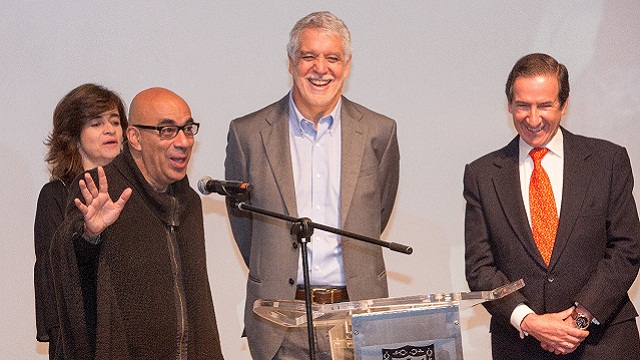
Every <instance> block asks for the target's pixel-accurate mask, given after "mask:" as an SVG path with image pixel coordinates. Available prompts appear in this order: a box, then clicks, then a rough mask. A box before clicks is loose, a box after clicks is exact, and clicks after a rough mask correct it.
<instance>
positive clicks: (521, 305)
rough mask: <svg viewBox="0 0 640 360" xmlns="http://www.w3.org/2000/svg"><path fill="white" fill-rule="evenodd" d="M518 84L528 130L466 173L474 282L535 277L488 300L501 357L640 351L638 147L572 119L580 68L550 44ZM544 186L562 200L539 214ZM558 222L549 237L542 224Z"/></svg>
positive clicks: (512, 78) (517, 72)
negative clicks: (633, 154)
mask: <svg viewBox="0 0 640 360" xmlns="http://www.w3.org/2000/svg"><path fill="white" fill-rule="evenodd" d="M506 94H507V98H508V109H509V112H510V113H511V114H512V115H513V122H514V126H515V128H516V130H517V131H518V136H516V137H515V138H514V139H513V140H512V141H511V142H510V143H509V144H508V145H507V146H506V147H504V148H502V149H500V150H497V151H495V152H492V153H490V154H488V155H485V156H483V157H481V158H480V159H478V160H476V161H474V162H473V163H471V164H469V165H468V166H467V167H466V169H465V175H464V197H465V199H466V201H467V207H466V219H465V239H466V250H465V251H466V273H467V281H468V283H469V287H470V289H471V290H474V291H478V290H489V289H493V288H496V287H498V286H501V285H504V284H507V283H509V282H511V281H515V280H518V279H520V278H522V279H524V281H525V287H524V288H522V289H521V290H519V291H518V292H516V293H514V294H511V295H509V296H507V297H505V298H503V299H500V300H497V301H492V302H488V303H485V304H486V305H485V306H486V308H487V310H488V311H489V312H490V313H491V315H492V318H491V328H490V330H491V342H492V353H493V358H494V359H556V358H557V359H640V337H639V336H638V328H637V325H636V321H635V317H636V316H637V312H636V310H635V308H634V306H633V304H632V303H631V301H630V300H629V296H628V294H627V292H628V290H629V288H630V287H631V285H632V283H633V281H634V280H635V278H636V276H637V274H638V266H639V264H640V221H639V220H638V211H637V208H636V204H635V201H634V198H633V194H632V190H633V174H632V171H631V164H630V161H629V156H628V154H627V151H626V149H625V148H623V147H621V146H618V145H615V144H612V143H610V142H608V141H604V140H598V139H593V138H587V137H583V136H578V135H574V134H572V133H570V132H569V131H567V130H566V129H564V128H562V127H561V126H560V120H561V119H562V116H563V115H564V114H565V112H566V109H567V105H568V98H569V75H568V72H567V69H566V67H565V66H564V65H562V64H559V63H558V62H557V61H556V60H555V59H553V58H552V57H550V56H548V55H545V54H530V55H527V56H525V57H523V58H522V59H520V60H519V61H518V62H517V63H516V64H515V66H514V67H513V69H512V71H511V74H510V75H509V78H508V80H507V84H506ZM540 151H542V153H543V154H544V155H543V157H542V160H537V159H536V160H532V159H534V158H537V155H536V153H538V152H540ZM539 166H541V167H542V168H543V169H540V168H539ZM543 172H544V174H545V175H544V176H539V175H541V174H542V173H543ZM534 173H535V174H537V175H536V176H533V174H534ZM534 177H535V178H536V179H535V180H534ZM542 178H546V180H544V181H543V180H541V179H542ZM530 179H531V180H530ZM543 182H544V183H546V185H543V184H542V183H543ZM544 187H546V188H551V189H552V194H550V196H549V200H550V201H548V202H545V204H544V205H543V207H548V208H549V209H551V210H552V211H551V212H549V213H547V214H546V215H544V216H539V214H542V212H541V211H539V210H537V209H538V207H539V206H540V205H539V203H538V202H537V200H539V199H540V198H541V197H543V196H542V195H540V194H539V193H538V192H537V191H539V190H540V189H541V188H544ZM550 219H551V220H553V221H552V222H551V223H547V221H548V220H550ZM538 222H540V223H541V224H546V225H545V226H542V227H540V231H538V228H539V227H538ZM551 224H554V225H551ZM549 230H551V232H550V234H551V236H550V239H551V242H550V243H549V244H548V245H549V246H547V245H546V243H545V242H544V241H542V237H543V236H542V237H541V236H540V235H539V234H543V233H545V232H546V231H549ZM547 249H548V251H547Z"/></svg>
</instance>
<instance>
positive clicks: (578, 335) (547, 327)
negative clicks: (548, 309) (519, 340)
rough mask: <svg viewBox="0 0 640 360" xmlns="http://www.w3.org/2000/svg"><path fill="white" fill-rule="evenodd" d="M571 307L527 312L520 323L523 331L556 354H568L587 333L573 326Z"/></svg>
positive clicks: (545, 348)
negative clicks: (545, 311)
mask: <svg viewBox="0 0 640 360" xmlns="http://www.w3.org/2000/svg"><path fill="white" fill-rule="evenodd" d="M572 311H573V307H570V308H568V309H567V310H564V311H562V312H559V313H550V314H543V315H537V314H534V313H532V314H529V315H527V316H525V318H524V320H522V324H521V325H520V327H521V329H522V330H523V331H526V332H527V333H528V334H529V335H531V336H533V337H535V338H536V339H538V340H539V341H540V346H542V348H543V349H544V350H546V351H549V352H552V353H554V354H556V355H560V354H569V353H571V352H573V351H574V350H576V349H577V348H578V346H579V345H580V344H581V343H582V342H583V341H584V339H585V338H586V337H587V336H588V335H589V332H588V331H586V330H581V329H578V328H576V327H575V326H573V319H572V318H571V312H572Z"/></svg>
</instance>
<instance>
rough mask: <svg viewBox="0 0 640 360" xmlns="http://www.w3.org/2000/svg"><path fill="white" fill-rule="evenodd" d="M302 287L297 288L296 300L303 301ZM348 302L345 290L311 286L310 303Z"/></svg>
mask: <svg viewBox="0 0 640 360" xmlns="http://www.w3.org/2000/svg"><path fill="white" fill-rule="evenodd" d="M304 298H305V296H304V287H301V286H299V287H298V289H297V290H296V300H304ZM344 301H349V294H348V293H347V288H346V287H344V286H342V287H335V286H312V287H311V302H313V303H315V304H333V303H337V302H344Z"/></svg>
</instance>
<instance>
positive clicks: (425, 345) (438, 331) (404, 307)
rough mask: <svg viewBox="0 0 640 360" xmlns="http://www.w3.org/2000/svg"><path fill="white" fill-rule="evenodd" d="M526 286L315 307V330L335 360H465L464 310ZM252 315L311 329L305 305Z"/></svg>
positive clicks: (264, 303) (265, 306) (282, 305)
mask: <svg viewBox="0 0 640 360" xmlns="http://www.w3.org/2000/svg"><path fill="white" fill-rule="evenodd" d="M523 286H524V281H523V280H522V279H520V280H518V281H516V282H513V283H511V284H507V285H505V286H502V287H499V288H497V289H494V290H490V291H474V292H460V293H435V294H428V295H415V296H406V297H395V298H382V299H371V300H362V301H352V302H343V303H334V304H322V305H320V304H313V305H312V317H313V326H314V327H316V328H319V327H325V328H329V329H330V330H329V338H330V341H331V354H332V358H333V359H334V360H347V359H349V360H350V359H357V360H374V359H375V360H380V359H383V360H394V359H395V360H398V359H420V360H462V359H463V354H462V335H461V330H460V313H459V312H460V308H461V307H462V308H463V309H464V308H468V307H471V306H474V305H477V304H480V303H483V302H485V301H492V300H496V299H499V298H502V297H504V296H507V295H509V294H510V293H512V292H514V291H516V290H518V289H520V288H522V287H523ZM253 311H254V312H255V313H256V314H257V315H258V316H260V317H262V318H264V319H267V320H269V321H271V322H273V323H276V324H278V325H280V326H285V327H303V326H306V311H305V302H304V301H301V300H256V302H255V303H254V305H253Z"/></svg>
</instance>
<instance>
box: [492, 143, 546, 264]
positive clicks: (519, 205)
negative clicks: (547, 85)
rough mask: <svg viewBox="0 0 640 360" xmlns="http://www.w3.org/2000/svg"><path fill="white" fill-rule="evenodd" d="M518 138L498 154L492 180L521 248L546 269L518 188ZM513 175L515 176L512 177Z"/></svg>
mask: <svg viewBox="0 0 640 360" xmlns="http://www.w3.org/2000/svg"><path fill="white" fill-rule="evenodd" d="M518 140H519V136H516V137H515V138H514V139H513V140H512V141H511V142H510V143H509V145H507V146H506V147H504V148H503V149H502V150H501V151H500V152H499V154H500V155H499V156H498V157H497V158H496V159H495V161H494V165H495V166H496V167H497V168H498V171H497V172H496V175H495V177H494V179H493V182H494V187H495V190H496V194H497V197H498V201H499V202H500V206H501V207H502V209H503V211H504V214H505V217H506V218H507V221H508V222H509V224H510V225H511V227H512V228H513V231H514V232H515V233H516V236H517V237H518V240H519V241H520V242H521V243H522V246H523V247H524V248H525V249H526V250H527V251H528V252H529V253H530V254H531V256H532V257H533V258H534V259H536V262H538V263H539V264H540V265H541V266H543V267H546V264H545V263H544V260H543V259H542V255H540V251H539V250H538V247H537V245H536V242H535V240H534V239H533V235H532V232H531V226H530V225H529V220H528V218H527V211H526V210H525V208H524V202H523V200H522V189H521V187H520V171H519V169H518V161H519V147H518ZM514 174H515V176H514Z"/></svg>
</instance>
